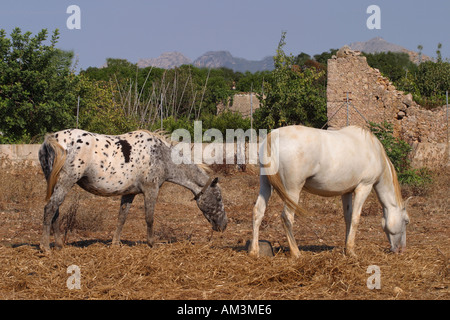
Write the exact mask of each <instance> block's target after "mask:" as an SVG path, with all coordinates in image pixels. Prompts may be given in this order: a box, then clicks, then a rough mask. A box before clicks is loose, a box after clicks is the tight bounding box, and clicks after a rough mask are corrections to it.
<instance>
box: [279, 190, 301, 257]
mask: <svg viewBox="0 0 450 320" xmlns="http://www.w3.org/2000/svg"><path fill="white" fill-rule="evenodd" d="M300 190H301V188H300ZM300 190H298V189H296V190H295V191H289V192H288V195H289V198H291V199H292V201H294V202H295V203H298V200H299V198H300ZM294 216H295V212H294V210H292V209H291V208H289V207H288V206H287V205H285V206H284V209H283V212H282V213H281V220H282V221H283V228H284V231H285V232H286V236H287V240H288V243H289V250H290V251H291V256H292V257H293V258H298V257H300V250H299V249H298V246H297V242H296V241H295V237H294V234H293V232H292V226H293V225H294Z"/></svg>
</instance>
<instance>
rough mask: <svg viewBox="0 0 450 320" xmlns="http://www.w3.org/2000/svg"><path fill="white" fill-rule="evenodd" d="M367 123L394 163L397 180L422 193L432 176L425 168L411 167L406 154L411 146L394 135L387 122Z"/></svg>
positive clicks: (391, 127)
mask: <svg viewBox="0 0 450 320" xmlns="http://www.w3.org/2000/svg"><path fill="white" fill-rule="evenodd" d="M369 125H370V130H371V131H372V133H373V134H374V135H375V136H376V137H377V138H378V140H380V142H381V144H382V145H383V147H384V149H385V150H386V154H387V155H388V157H389V159H390V160H391V162H392V164H393V165H394V167H395V170H396V171H397V173H398V180H399V182H400V183H401V184H402V185H408V186H411V187H413V189H415V190H416V191H420V193H423V192H424V189H426V188H427V187H428V185H429V184H430V183H431V182H432V178H431V174H430V171H429V170H428V169H427V168H421V169H414V168H412V167H411V162H410V160H409V159H408V154H409V152H410V151H411V149H412V148H411V147H410V146H409V145H408V143H406V142H405V141H404V140H402V139H399V138H396V137H394V129H393V126H392V124H390V123H389V122H386V121H384V122H383V123H381V124H377V123H374V122H370V123H369ZM414 193H417V192H414Z"/></svg>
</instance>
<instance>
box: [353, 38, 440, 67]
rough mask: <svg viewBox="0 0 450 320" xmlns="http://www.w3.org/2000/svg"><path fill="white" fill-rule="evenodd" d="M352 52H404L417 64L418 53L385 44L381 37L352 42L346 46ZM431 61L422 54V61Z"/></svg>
mask: <svg viewBox="0 0 450 320" xmlns="http://www.w3.org/2000/svg"><path fill="white" fill-rule="evenodd" d="M348 46H349V47H350V48H351V49H353V50H358V51H363V52H366V53H376V52H388V51H391V52H405V53H407V54H408V55H409V59H410V60H411V61H412V62H414V63H418V62H419V53H418V52H416V51H412V50H408V49H406V48H404V47H402V46H399V45H397V44H394V43H390V42H387V41H386V40H384V39H383V38H381V37H376V38H373V39H370V40H369V41H366V42H353V43H350V44H349V45H348ZM427 60H432V58H430V57H429V56H426V55H424V54H422V61H427Z"/></svg>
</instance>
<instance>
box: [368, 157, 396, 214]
mask: <svg viewBox="0 0 450 320" xmlns="http://www.w3.org/2000/svg"><path fill="white" fill-rule="evenodd" d="M394 179H395V180H394ZM396 179H397V177H396V176H393V175H392V172H391V169H390V166H389V164H388V163H386V165H385V166H384V169H383V172H382V174H381V176H380V179H379V181H378V183H377V184H375V185H374V189H375V192H376V193H377V196H378V199H379V200H380V202H381V205H382V206H383V207H384V208H385V209H389V208H393V207H395V208H398V207H399V206H400V205H401V198H400V199H399V195H397V192H398V190H397V187H396V183H398V182H397V180H396Z"/></svg>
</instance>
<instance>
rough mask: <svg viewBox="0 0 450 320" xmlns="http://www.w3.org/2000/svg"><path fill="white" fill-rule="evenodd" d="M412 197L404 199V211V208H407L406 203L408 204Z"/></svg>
mask: <svg viewBox="0 0 450 320" xmlns="http://www.w3.org/2000/svg"><path fill="white" fill-rule="evenodd" d="M412 198H413V197H409V198H408V199H406V201H405V209H406V207H407V206H408V202H409V200H411V199H412Z"/></svg>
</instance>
